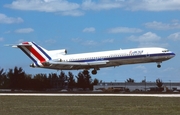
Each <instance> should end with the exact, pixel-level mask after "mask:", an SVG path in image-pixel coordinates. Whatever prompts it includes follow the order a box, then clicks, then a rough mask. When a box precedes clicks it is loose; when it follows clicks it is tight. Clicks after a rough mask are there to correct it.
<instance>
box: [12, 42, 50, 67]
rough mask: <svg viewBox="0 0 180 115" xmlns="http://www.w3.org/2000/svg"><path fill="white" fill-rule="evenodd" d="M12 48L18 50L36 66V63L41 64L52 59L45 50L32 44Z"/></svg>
mask: <svg viewBox="0 0 180 115" xmlns="http://www.w3.org/2000/svg"><path fill="white" fill-rule="evenodd" d="M13 47H18V48H20V49H21V50H22V51H23V52H24V53H25V54H26V55H27V56H28V57H29V58H30V59H31V60H32V61H33V62H34V63H35V64H36V65H37V66H38V62H40V63H43V62H46V61H48V60H51V59H52V58H51V57H50V56H49V55H48V51H47V50H46V49H44V48H42V47H41V46H39V45H37V44H36V43H34V42H23V43H20V44H18V45H16V46H13Z"/></svg>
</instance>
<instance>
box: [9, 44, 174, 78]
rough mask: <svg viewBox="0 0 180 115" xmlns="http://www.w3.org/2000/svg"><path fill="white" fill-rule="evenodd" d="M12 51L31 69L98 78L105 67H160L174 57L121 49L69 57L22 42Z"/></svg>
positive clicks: (161, 52) (156, 50)
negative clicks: (79, 72) (24, 58)
mask: <svg viewBox="0 0 180 115" xmlns="http://www.w3.org/2000/svg"><path fill="white" fill-rule="evenodd" d="M12 47H16V48H20V49H21V50H22V51H23V52H24V53H25V54H26V55H27V56H28V57H29V58H30V59H31V60H32V61H33V63H32V64H30V67H33V68H47V69H55V70H83V73H85V74H87V73H88V70H90V69H93V70H92V72H91V73H92V74H94V75H95V74H97V70H100V68H105V67H116V66H120V65H126V64H138V63H150V62H155V63H157V67H158V68H160V67H161V63H162V62H163V61H166V60H169V59H171V58H173V57H174V56H175V53H173V52H171V51H169V50H168V49H165V48H160V47H148V48H134V49H119V50H111V51H101V52H90V53H79V54H67V50H66V49H61V50H46V49H45V48H43V47H41V46H39V45H37V44H36V43H35V42H23V43H20V44H18V45H13V46H12Z"/></svg>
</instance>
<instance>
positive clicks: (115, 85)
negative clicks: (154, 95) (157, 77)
mask: <svg viewBox="0 0 180 115" xmlns="http://www.w3.org/2000/svg"><path fill="white" fill-rule="evenodd" d="M161 90H162V91H180V82H178V83H177V82H176V83H174V82H165V83H163V85H162V88H161ZM93 91H107V92H108V91H110V92H111V91H130V92H133V91H159V88H158V86H157V84H156V82H139V83H136V82H134V83H131V82H103V83H99V84H97V85H94V86H93Z"/></svg>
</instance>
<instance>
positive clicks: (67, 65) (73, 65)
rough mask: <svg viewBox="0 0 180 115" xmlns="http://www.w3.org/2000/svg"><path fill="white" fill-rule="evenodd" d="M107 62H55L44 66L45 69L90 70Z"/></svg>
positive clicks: (46, 63)
mask: <svg viewBox="0 0 180 115" xmlns="http://www.w3.org/2000/svg"><path fill="white" fill-rule="evenodd" d="M108 62H109V61H108V60H102V61H92V62H56V61H48V62H44V63H43V64H44V65H47V68H52V69H53V68H59V69H86V68H88V69H90V68H94V67H98V66H102V65H106V64H107V63H108Z"/></svg>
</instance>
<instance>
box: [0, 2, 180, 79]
mask: <svg viewBox="0 0 180 115" xmlns="http://www.w3.org/2000/svg"><path fill="white" fill-rule="evenodd" d="M179 13H180V1H179V0H138V2H137V0H82V1H81V0H76V1H75V0H1V1H0V52H1V54H0V59H1V60H0V68H4V69H5V70H8V69H9V68H14V67H15V66H18V67H22V68H23V69H24V70H25V72H26V73H30V74H36V73H54V72H57V73H59V71H56V70H47V69H34V68H30V67H29V64H30V63H32V61H31V60H30V59H29V58H28V57H27V56H26V55H25V54H23V52H21V51H20V50H19V49H15V48H11V47H5V46H4V45H5V44H17V43H20V42H23V41H34V42H36V43H37V44H39V45H41V46H43V47H44V48H46V49H49V50H52V49H64V48H65V49H67V50H68V54H72V53H83V52H92V51H104V50H116V49H120V48H122V49H126V48H136V47H149V46H158V47H164V48H168V49H169V50H171V51H173V52H175V53H176V57H174V58H173V59H171V60H169V61H166V62H163V63H162V67H161V68H160V69H158V68H157V67H156V65H157V64H156V63H150V64H135V65H124V66H119V67H116V68H113V67H110V68H103V69H101V70H100V71H98V74H97V75H92V78H97V79H100V80H103V81H116V82H124V81H125V80H126V79H128V78H133V79H134V80H135V81H137V82H139V81H142V80H143V79H144V76H146V79H147V81H152V82H153V81H155V80H156V79H157V78H160V79H162V80H163V81H164V82H169V81H170V80H171V81H175V82H180V63H179V59H180V56H179V54H180V53H179V51H180V45H179V43H180V15H179ZM64 72H66V73H67V72H68V71H64ZM72 72H73V73H74V74H75V75H77V73H78V72H79V71H72Z"/></svg>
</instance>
